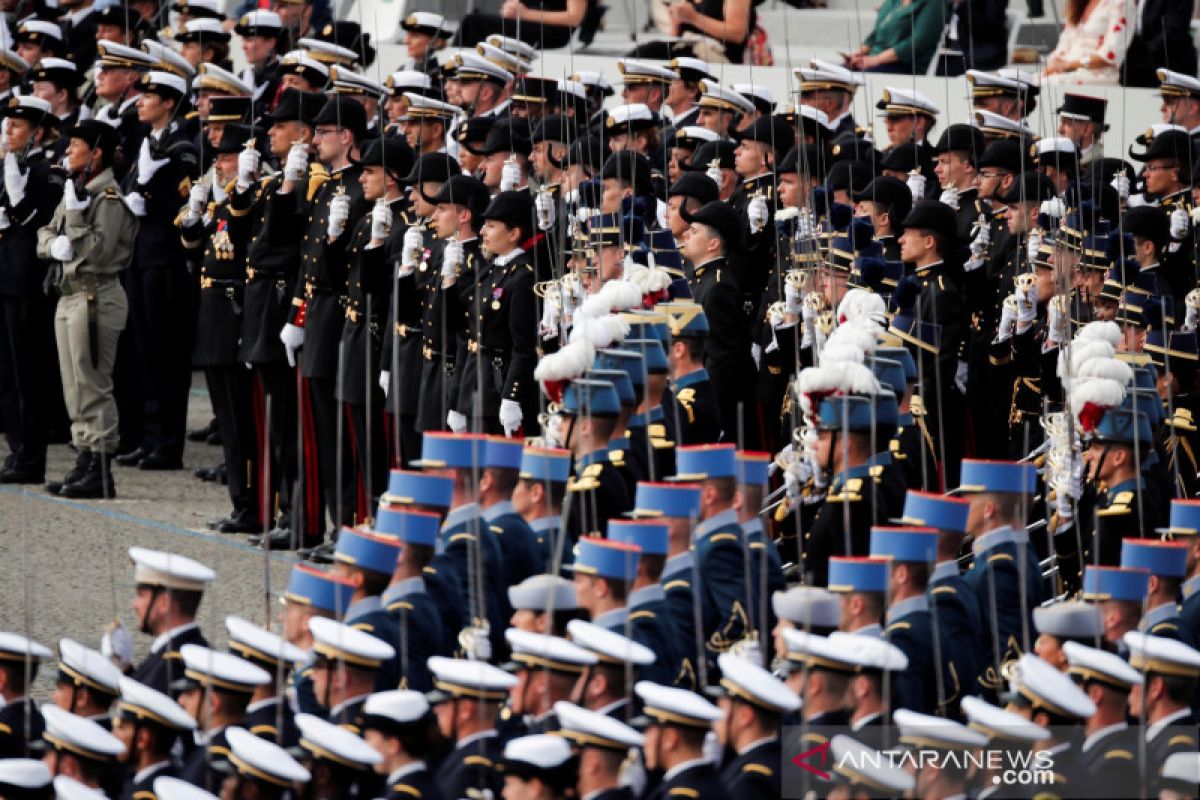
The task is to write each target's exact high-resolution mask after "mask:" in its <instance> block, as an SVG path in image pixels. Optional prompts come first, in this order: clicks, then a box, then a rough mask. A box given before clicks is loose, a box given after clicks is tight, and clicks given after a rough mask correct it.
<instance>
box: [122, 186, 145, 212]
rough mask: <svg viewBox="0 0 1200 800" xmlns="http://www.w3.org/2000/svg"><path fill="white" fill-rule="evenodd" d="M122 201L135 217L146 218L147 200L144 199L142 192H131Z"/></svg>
mask: <svg viewBox="0 0 1200 800" xmlns="http://www.w3.org/2000/svg"><path fill="white" fill-rule="evenodd" d="M122 199H123V200H124V201H125V207H126V208H128V209H129V213H131V214H133V215H134V216H135V217H144V216H146V198H144V197H142V193H141V192H130V193H129V194H127V195H125V197H124V198H122Z"/></svg>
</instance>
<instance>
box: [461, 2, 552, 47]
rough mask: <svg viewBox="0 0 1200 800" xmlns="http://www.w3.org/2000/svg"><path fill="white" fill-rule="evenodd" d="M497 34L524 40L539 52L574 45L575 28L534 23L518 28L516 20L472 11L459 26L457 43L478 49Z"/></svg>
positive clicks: (523, 24)
mask: <svg viewBox="0 0 1200 800" xmlns="http://www.w3.org/2000/svg"><path fill="white" fill-rule="evenodd" d="M495 33H499V34H501V35H502V36H507V37H509V38H510V39H520V40H521V41H522V42H525V44H531V45H533V46H534V47H536V48H537V49H539V50H554V49H556V48H559V47H566V46H567V45H568V44H570V43H571V33H572V29H571V28H568V27H565V26H562V25H539V24H536V23H531V22H523V23H521V24H520V26H518V25H517V21H516V20H515V19H505V18H504V17H501V16H500V15H499V14H485V13H483V12H480V11H472V12H471V13H470V14H467V15H466V16H465V17H463V18H462V22H460V23H459V24H458V35H457V36H456V37H455V43H456V44H458V45H459V46H463V47H474V46H475V45H477V44H479V43H480V42H482V41H483V40H484V39H486V38H487V37H489V36H491V35H492V34H495Z"/></svg>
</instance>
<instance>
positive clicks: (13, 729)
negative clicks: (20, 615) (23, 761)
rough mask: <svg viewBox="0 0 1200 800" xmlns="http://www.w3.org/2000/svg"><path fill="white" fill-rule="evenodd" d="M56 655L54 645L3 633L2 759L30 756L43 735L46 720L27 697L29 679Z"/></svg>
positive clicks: (0, 657) (0, 656) (0, 690)
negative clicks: (52, 648)
mask: <svg viewBox="0 0 1200 800" xmlns="http://www.w3.org/2000/svg"><path fill="white" fill-rule="evenodd" d="M52 656H53V654H52V653H51V652H50V648H48V647H46V646H44V645H41V644H38V643H37V642H35V641H32V640H30V639H26V638H25V637H24V636H21V635H20V634H18V633H8V632H5V633H0V679H2V680H3V683H2V684H0V698H2V699H3V700H4V706H3V707H0V758H29V757H31V756H32V755H33V745H35V744H36V742H37V741H38V740H40V739H41V738H42V730H43V728H44V727H45V722H44V721H43V719H42V712H41V711H39V710H38V707H37V705H36V704H35V703H34V702H33V700H32V699H31V698H29V697H27V696H26V692H27V691H28V690H29V689H30V688H31V687H30V686H29V685H28V683H27V680H32V679H34V678H36V677H37V671H38V667H39V666H40V665H41V663H42V662H43V661H45V660H47V659H49V658H51V657H52ZM26 676H28V678H27V677H26ZM26 731H28V737H29V738H28V739H27V738H26Z"/></svg>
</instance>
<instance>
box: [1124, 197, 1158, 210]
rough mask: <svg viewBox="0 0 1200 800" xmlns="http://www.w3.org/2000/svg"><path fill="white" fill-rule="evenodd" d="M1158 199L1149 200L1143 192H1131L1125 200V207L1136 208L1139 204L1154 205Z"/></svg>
mask: <svg viewBox="0 0 1200 800" xmlns="http://www.w3.org/2000/svg"><path fill="white" fill-rule="evenodd" d="M1156 205H1158V201H1157V200H1155V201H1153V202H1151V201H1150V200H1147V199H1146V195H1144V194H1131V195H1130V196H1129V199H1128V200H1126V201H1125V206H1126V208H1138V207H1139V206H1156Z"/></svg>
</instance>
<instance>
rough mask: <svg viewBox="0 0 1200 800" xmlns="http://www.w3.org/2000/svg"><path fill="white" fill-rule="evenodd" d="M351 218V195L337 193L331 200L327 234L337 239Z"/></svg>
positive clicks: (326, 228)
mask: <svg viewBox="0 0 1200 800" xmlns="http://www.w3.org/2000/svg"><path fill="white" fill-rule="evenodd" d="M348 219H350V195H348V194H335V195H334V196H333V199H332V200H330V201H329V221H328V223H327V224H326V225H325V235H326V236H328V237H329V238H330V239H336V238H338V237H339V236H341V235H342V231H344V230H346V221H347V220H348Z"/></svg>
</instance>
